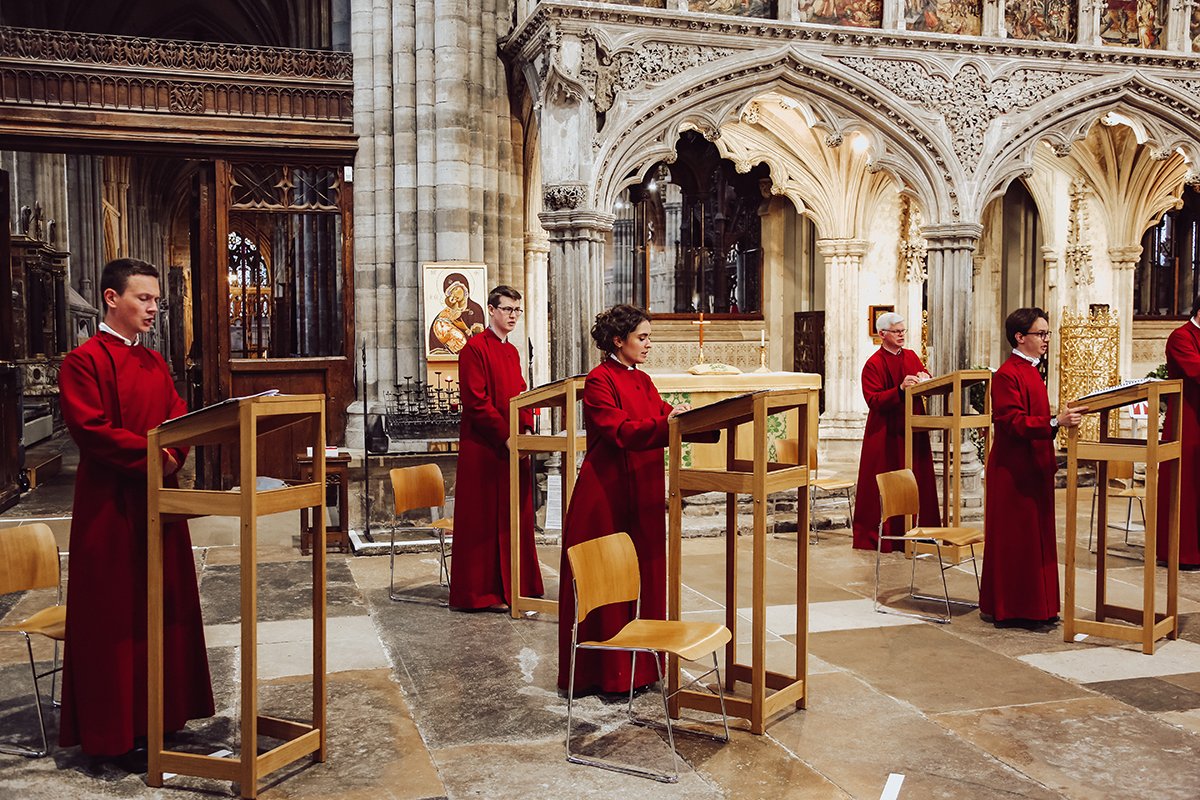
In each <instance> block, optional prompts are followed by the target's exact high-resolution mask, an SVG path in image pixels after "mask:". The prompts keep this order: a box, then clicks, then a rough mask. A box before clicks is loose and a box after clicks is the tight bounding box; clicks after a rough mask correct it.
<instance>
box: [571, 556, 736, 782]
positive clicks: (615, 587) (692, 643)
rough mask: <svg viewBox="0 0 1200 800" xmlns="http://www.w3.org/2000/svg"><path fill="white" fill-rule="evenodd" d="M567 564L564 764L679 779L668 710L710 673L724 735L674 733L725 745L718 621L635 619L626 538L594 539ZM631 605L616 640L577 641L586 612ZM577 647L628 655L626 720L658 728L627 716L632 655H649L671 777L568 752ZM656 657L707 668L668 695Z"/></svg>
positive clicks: (635, 579)
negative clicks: (705, 661)
mask: <svg viewBox="0 0 1200 800" xmlns="http://www.w3.org/2000/svg"><path fill="white" fill-rule="evenodd" d="M567 560H568V561H569V562H570V564H571V572H572V578H573V582H574V586H575V620H574V622H573V623H572V626H571V673H570V675H571V677H570V680H569V683H568V686H567V761H570V762H571V763H573V764H587V765H589V766H593V767H601V768H603V769H611V770H614V771H616V772H623V773H625V774H628V775H637V776H640V777H643V778H652V779H653V780H656V781H662V782H663V783H675V782H676V781H678V780H679V763H678V754H677V753H676V751H675V728H674V727H673V726H672V725H671V713H670V708H669V706H668V703H669V701H670V698H671V697H672V696H674V695H675V694H678V693H679V692H680V691H683V690H684V689H687V688H690V687H692V686H694V685H696V684H698V683H699V682H700V681H702V680H703V679H704V678H706V677H708V676H709V675H711V674H713V673H716V676H717V696H718V697H719V698H720V704H721V721H722V723H723V724H724V726H725V735H724V737H720V736H710V735H709V734H706V733H701V732H699V731H693V730H688V729H685V728H679V731H680V732H682V733H692V734H696V735H700V736H706V737H708V738H711V739H715V740H716V741H720V742H728V741H729V717H728V716H726V714H725V690H724V688H723V687H722V684H721V667H720V665H719V664H718V663H717V650H719V649H720V648H722V647H724V646H725V644H726V643H727V642H728V641H729V640H730V638H732V637H731V635H730V633H729V629H728V628H726V627H725V626H724V625H722V624H720V623H718V622H681V621H679V620H663V619H641V618H640V617H641V602H642V601H641V585H642V581H641V575H640V574H639V570H638V560H637V551H636V550H635V549H634V547H633V540H632V539H630V538H629V535H628V534H625V533H614V534H610V535H608V536H603V537H601V538H599V539H592V540H591V541H587V542H581V543H579V544H577V545H575V546H574V547H571V548H569V549H568V550H567ZM633 601H636V603H637V605H636V611H635V612H634V619H633V620H632V621H631V622H629V624H627V625H626V626H625V627H624V628H622V629H621V630H620V631H619V632H618V633H617V635H616V636H613V637H612V638H610V639H606V640H604V641H603V642H581V641H579V623H581V622H583V621H584V620H585V619H587V616H588V614H590V613H591V612H592V611H594V610H596V609H597V608H600V607H602V606H607V605H611V604H612V603H629V602H633ZM581 648H583V649H588V650H625V651H628V652H629V657H630V662H631V663H630V672H629V705H628V707H627V709H626V712H627V713H628V714H629V720H630V721H631V722H633V723H634V724H636V725H644V726H653V727H660V726H658V725H657V723H654V722H651V721H649V720H643V719H639V718H637V717H635V716H634V714H633V680H634V677H633V676H634V670H633V665H634V662H635V660H636V659H637V654H638V653H650V654H651V655H652V656H653V657H654V664H655V667H656V668H657V669H658V685H659V688H660V690H661V691H662V700H663V709H664V711H665V712H666V726H665V727H666V729H667V741H668V742H670V744H671V765H672V767H674V770H675V771H674V774H672V775H668V774H665V773H661V772H654V771H652V770H648V769H644V768H642V767H637V766H634V765H631V764H624V763H620V762H616V761H609V760H607V759H602V758H584V757H583V756H579V755H576V754H574V753H572V752H571V719H572V716H571V712H572V707H573V704H574V700H575V652H576V650H579V649H581ZM660 653H671V654H673V655H676V656H678V657H679V658H682V659H684V660H687V661H695V660H697V659H699V658H703V657H704V656H706V655H709V654H711V655H712V659H713V668H712V669H710V670H708V671H707V672H705V673H704V674H703V675H701V676H700V677H698V678H695V679H693V680H692V681H690V682H689V683H688V684H687V685H686V686H682V687H680V688H679V689H677V690H676V691H675V692H673V693H672V694H671V695H668V694H667V684H666V681H664V680H663V674H662V664H661V663H660V661H659V654H660Z"/></svg>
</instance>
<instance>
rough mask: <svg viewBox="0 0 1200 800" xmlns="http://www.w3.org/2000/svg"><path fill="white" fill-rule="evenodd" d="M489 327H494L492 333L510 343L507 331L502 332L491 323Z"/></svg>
mask: <svg viewBox="0 0 1200 800" xmlns="http://www.w3.org/2000/svg"><path fill="white" fill-rule="evenodd" d="M488 327H489V328H491V329H492V333H494V334H496V338H497V339H499V340H500V341H502V342H504V343H505V344H508V334H507V333H505V334H501V333H500V331H498V330H496V326H495V325H489V326H488Z"/></svg>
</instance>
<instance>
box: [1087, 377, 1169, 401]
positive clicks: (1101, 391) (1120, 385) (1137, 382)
mask: <svg viewBox="0 0 1200 800" xmlns="http://www.w3.org/2000/svg"><path fill="white" fill-rule="evenodd" d="M1157 380H1158V378H1133V379H1132V380H1128V381H1121V382H1120V383H1118V384H1116V385H1115V386H1106V387H1105V388H1103V389H1097V390H1096V391H1094V392H1090V393H1089V394H1085V395H1083V396H1082V397H1079V398H1077V399H1078V400H1087V399H1088V398H1089V397H1097V396H1099V395H1102V394H1108V393H1109V392H1115V391H1117V390H1118V389H1128V388H1129V387H1130V386H1141V385H1142V384H1144V383H1154V382H1155V381H1157Z"/></svg>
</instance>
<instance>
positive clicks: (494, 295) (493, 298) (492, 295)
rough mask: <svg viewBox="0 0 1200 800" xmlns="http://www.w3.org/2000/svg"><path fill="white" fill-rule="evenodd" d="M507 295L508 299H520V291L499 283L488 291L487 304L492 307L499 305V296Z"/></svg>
mask: <svg viewBox="0 0 1200 800" xmlns="http://www.w3.org/2000/svg"><path fill="white" fill-rule="evenodd" d="M501 297H507V298H508V299H509V300H520V299H521V293H520V292H518V291H517V290H516V289H514V288H513V287H511V286H507V285H505V284H503V283H502V284H500V285H499V286H497V287H496V288H495V289H492V290H491V291H490V292H488V301H487V303H488V305H489V306H491V307H492V308H499V307H500V298H501Z"/></svg>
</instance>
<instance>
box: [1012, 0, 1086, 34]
mask: <svg viewBox="0 0 1200 800" xmlns="http://www.w3.org/2000/svg"><path fill="white" fill-rule="evenodd" d="M1075 17H1076V4H1075V2H1074V0H1008V2H1007V3H1006V4H1005V6H1004V26H1005V29H1006V30H1007V32H1008V37H1009V38H1010V39H1038V40H1041V41H1045V42H1073V41H1075Z"/></svg>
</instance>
